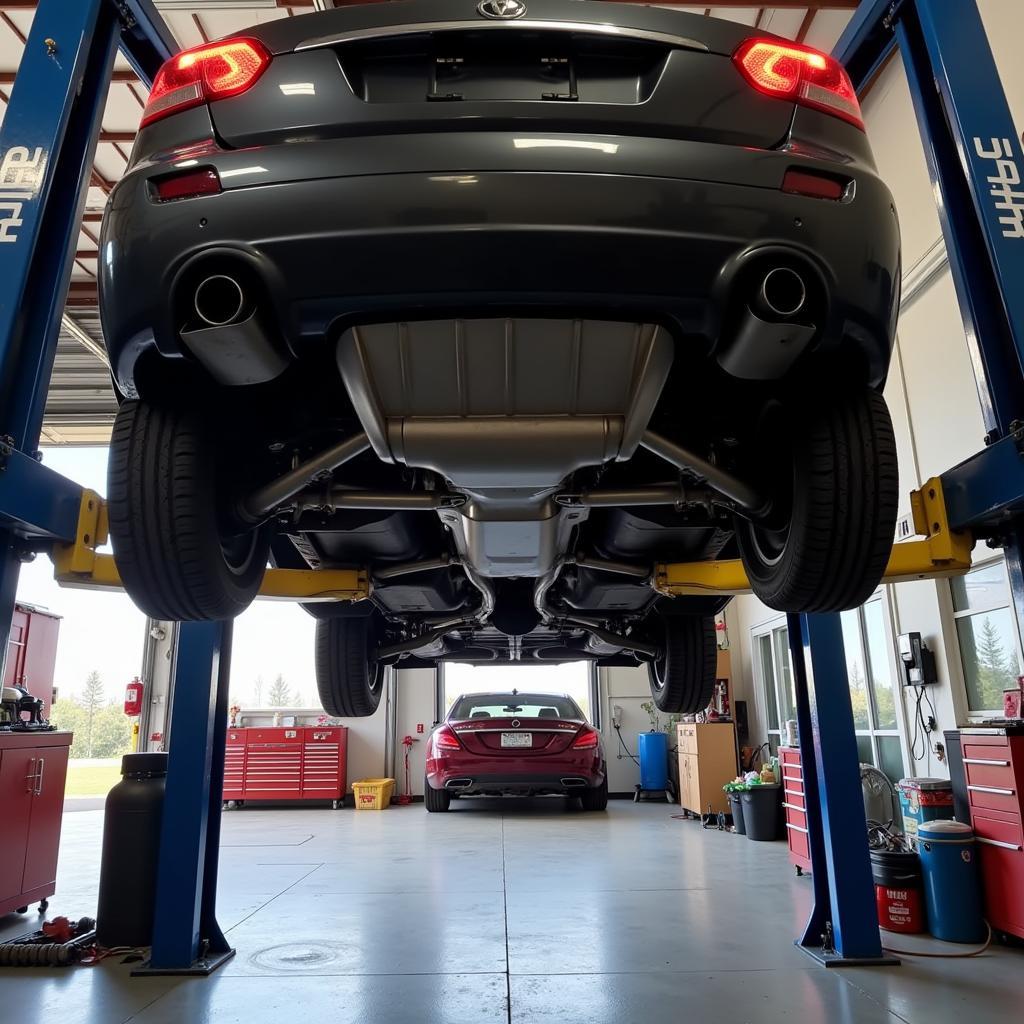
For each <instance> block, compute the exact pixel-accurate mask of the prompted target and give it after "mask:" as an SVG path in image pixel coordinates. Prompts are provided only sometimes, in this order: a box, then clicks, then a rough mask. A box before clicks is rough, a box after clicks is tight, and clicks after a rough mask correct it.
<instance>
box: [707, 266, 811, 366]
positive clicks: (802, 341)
mask: <svg viewBox="0 0 1024 1024" xmlns="http://www.w3.org/2000/svg"><path fill="white" fill-rule="evenodd" d="M755 280H756V287H755V288H754V291H753V294H752V295H751V296H750V297H749V298H748V299H747V303H746V309H745V311H744V312H743V314H742V316H741V317H740V321H739V326H738V328H737V329H736V331H735V332H734V333H733V335H732V336H731V337H730V338H728V339H726V340H725V342H724V343H720V344H719V348H718V364H719V366H721V367H722V369H723V370H725V371H726V373H730V374H732V375H733V376H734V377H739V378H741V379H742V380H778V379H779V378H780V377H783V376H785V374H786V373H787V372H788V371H789V368H790V367H791V366H792V365H793V363H794V362H795V361H796V359H797V357H798V356H799V355H800V354H801V353H802V352H803V351H804V349H805V348H807V345H808V344H809V343H810V341H811V339H812V338H813V337H814V335H815V332H816V331H817V326H816V325H815V324H813V323H810V322H808V318H807V301H808V296H809V289H808V285H807V281H806V279H805V277H804V275H803V274H802V273H801V272H800V271H798V270H795V269H794V268H793V267H789V266H776V267H772V268H771V269H769V270H767V271H765V272H764V273H763V274H761V275H760V276H759V277H757V278H755Z"/></svg>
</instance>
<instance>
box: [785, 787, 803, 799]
mask: <svg viewBox="0 0 1024 1024" xmlns="http://www.w3.org/2000/svg"><path fill="white" fill-rule="evenodd" d="M783 792H784V793H788V794H789V795H790V796H798V797H800V798H801V799H802V798H803V796H804V794H803V793H801V792H800V790H799V789H785V790H783Z"/></svg>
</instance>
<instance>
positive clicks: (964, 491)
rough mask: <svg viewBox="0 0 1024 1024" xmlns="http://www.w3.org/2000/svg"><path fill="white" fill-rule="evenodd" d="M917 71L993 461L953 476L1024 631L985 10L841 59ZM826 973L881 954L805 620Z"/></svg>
mask: <svg viewBox="0 0 1024 1024" xmlns="http://www.w3.org/2000/svg"><path fill="white" fill-rule="evenodd" d="M897 47H898V48H899V50H900V54H901V56H902V59H903V63H904V67H905V68H906V73H907V79H908V81H909V84H910V90H911V94H912V97H913V102H914V110H915V113H916V116H917V121H918V127H919V129H920V132H921V137H922V140H923V141H924V147H925V155H926V159H927V162H928V170H929V173H930V175H931V179H932V184H933V186H934V187H935V190H936V195H937V197H938V204H939V219H940V222H941V225H942V232H943V237H944V240H945V243H946V249H947V252H948V254H949V262H950V269H951V272H952V276H953V281H954V284H955V287H956V293H957V298H958V300H959V303H960V308H961V315H962V317H963V322H964V329H965V332H966V335H967V341H968V345H969V348H970V351H971V356H972V363H973V366H974V372H975V378H976V382H977V387H978V395H979V398H980V400H981V407H982V412H983V415H984V422H985V428H986V436H985V438H984V443H985V444H986V446H987V447H986V448H985V449H984V450H983V451H981V452H979V453H978V454H977V455H975V456H974V457H972V458H970V459H968V460H966V461H965V462H964V463H962V464H961V465H959V466H957V467H954V468H953V469H951V470H949V471H948V472H946V473H945V474H943V475H942V478H941V479H942V485H943V491H944V494H945V496H946V501H947V507H948V512H949V518H950V525H951V526H952V527H953V528H954V529H969V530H970V531H971V532H972V533H973V534H974V535H975V536H978V537H988V538H991V543H993V544H994V545H998V546H1001V547H1003V548H1004V549H1005V552H1006V561H1007V566H1008V571H1009V577H1010V585H1011V590H1012V593H1013V599H1014V606H1015V609H1016V614H1017V618H1018V621H1019V622H1020V623H1021V625H1022V628H1024V566H1022V551H1024V289H1022V288H1021V282H1022V281H1024V184H1022V181H1024V159H1022V158H1021V151H1020V146H1019V143H1018V142H1017V136H1016V131H1015V128H1014V124H1013V120H1012V118H1011V116H1010V110H1009V106H1008V104H1007V102H1006V96H1005V93H1004V91H1003V87H1002V83H1001V81H1000V78H999V74H998V72H997V70H996V66H995V61H994V59H993V57H992V51H991V47H990V46H989V43H988V38H987V36H986V34H985V30H984V26H983V24H982V20H981V15H980V13H979V11H978V7H977V4H976V2H975V0H865V2H864V3H862V4H861V6H860V7H859V8H858V10H857V11H856V13H855V14H854V17H853V19H852V21H851V22H850V25H849V26H848V28H847V30H846V32H845V33H844V34H843V36H842V38H841V39H840V40H839V42H838V43H837V45H836V48H835V50H834V51H833V53H834V55H835V56H836V57H837V58H838V59H839V60H841V61H842V62H843V63H844V64H845V65H846V67H847V69H848V70H849V72H850V76H851V78H852V79H853V83H854V86H855V88H856V89H857V91H858V92H862V91H863V90H864V88H865V87H866V86H867V85H868V84H869V83H870V82H871V81H872V79H873V78H874V76H875V75H876V74H877V72H878V71H879V70H880V69H881V68H882V67H883V66H884V64H885V62H886V60H887V59H888V58H889V56H890V55H891V54H892V53H893V51H894V50H895V49H896V48H897ZM788 621H789V634H790V650H791V654H792V660H793V670H794V680H795V684H796V695H797V706H798V717H799V726H800V736H801V753H802V758H803V763H804V780H805V786H806V788H807V796H808V806H809V807H810V808H812V809H815V810H816V813H811V814H809V815H808V819H809V821H808V825H809V833H810V835H809V839H810V845H811V855H812V864H813V868H814V871H813V876H814V886H815V890H814V893H815V905H814V909H813V911H812V914H811V918H810V921H809V922H808V925H807V929H806V931H805V934H804V936H803V937H802V939H800V940H798V941H799V943H800V945H802V946H803V947H804V948H805V949H807V950H808V952H810V953H812V955H814V956H816V957H817V958H818V959H820V960H821V961H822V962H823V963H826V964H828V965H830V966H831V965H835V964H843V963H845V964H861V963H865V962H868V963H885V962H891V961H886V959H885V958H884V957H882V956H881V953H882V950H881V944H880V940H879V933H878V924H877V920H876V915H875V909H874V901H873V894H872V890H871V876H870V869H869V865H868V858H867V851H866V847H865V844H864V824H865V823H864V815H863V805H862V803H861V800H860V783H859V778H858V777H857V770H856V765H857V760H858V758H857V747H856V737H855V733H854V727H853V716H852V711H851V707H850V696H849V686H848V677H847V671H846V661H845V656H844V651H843V641H842V630H841V626H840V622H839V617H838V616H835V615H833V616H816V615H802V616H792V615H791V616H789V620H788Z"/></svg>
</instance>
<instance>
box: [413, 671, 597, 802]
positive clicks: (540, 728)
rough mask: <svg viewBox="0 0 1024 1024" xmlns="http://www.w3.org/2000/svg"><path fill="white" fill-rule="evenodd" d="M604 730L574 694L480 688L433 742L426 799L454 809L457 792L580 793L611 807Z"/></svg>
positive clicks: (429, 745)
mask: <svg viewBox="0 0 1024 1024" xmlns="http://www.w3.org/2000/svg"><path fill="white" fill-rule="evenodd" d="M606 771H607V765H606V763H605V757H604V748H603V747H602V745H601V735H600V733H599V732H598V731H597V730H596V729H594V728H593V727H592V726H590V725H589V724H588V723H587V720H586V718H585V717H584V715H583V712H582V711H581V710H580V708H579V705H578V704H577V703H576V702H575V701H574V700H573V699H572V698H571V697H568V696H554V695H552V694H545V693H519V692H517V691H516V690H513V691H512V692H511V693H477V694H469V695H467V696H464V697H459V699H458V700H456V701H455V703H454V704H453V705H452V709H451V711H449V712H448V717H447V718H446V719H445V720H444V722H442V723H441V725H439V726H438V727H437V728H436V729H434V731H433V732H432V733H431V734H430V738H429V740H428V741H427V779H426V785H425V787H424V801H425V803H426V805H427V810H428V811H447V810H448V807H449V804H450V803H451V799H452V797H453V796H537V795H543V794H561V795H563V796H569V797H576V796H578V797H579V798H580V800H581V802H582V804H583V809H584V810H585V811H603V810H604V809H605V807H607V806H608V776H607V774H606Z"/></svg>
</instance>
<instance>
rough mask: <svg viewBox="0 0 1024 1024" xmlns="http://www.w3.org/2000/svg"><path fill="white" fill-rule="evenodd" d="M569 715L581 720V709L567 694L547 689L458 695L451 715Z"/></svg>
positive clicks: (531, 716)
mask: <svg viewBox="0 0 1024 1024" xmlns="http://www.w3.org/2000/svg"><path fill="white" fill-rule="evenodd" d="M514 716H518V717H520V718H568V719H571V720H573V721H582V719H583V712H582V711H580V709H579V707H577V705H576V702H575V701H574V700H572V699H570V698H569V697H555V696H552V695H551V694H546V693H518V694H515V695H513V694H510V693H474V694H471V695H470V696H468V697H460V698H459V699H458V700H457V701H456V702H455V704H454V706H453V707H452V710H451V714H450V715H449V717H450V718H454V719H465V718H511V717H514Z"/></svg>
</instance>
